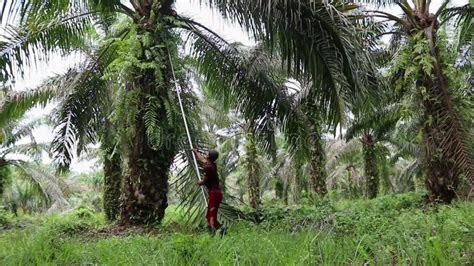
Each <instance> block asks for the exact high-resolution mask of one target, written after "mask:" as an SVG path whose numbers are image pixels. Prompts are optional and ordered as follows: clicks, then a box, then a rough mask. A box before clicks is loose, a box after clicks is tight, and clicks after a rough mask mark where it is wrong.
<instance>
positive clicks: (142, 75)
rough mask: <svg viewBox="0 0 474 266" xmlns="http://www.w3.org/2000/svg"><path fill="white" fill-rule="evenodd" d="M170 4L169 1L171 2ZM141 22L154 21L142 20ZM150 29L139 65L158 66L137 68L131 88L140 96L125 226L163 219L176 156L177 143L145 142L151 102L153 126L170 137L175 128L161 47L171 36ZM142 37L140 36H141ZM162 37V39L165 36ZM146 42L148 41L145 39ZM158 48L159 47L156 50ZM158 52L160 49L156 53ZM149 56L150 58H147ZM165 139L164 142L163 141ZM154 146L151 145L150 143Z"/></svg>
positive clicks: (127, 180) (168, 72)
mask: <svg viewBox="0 0 474 266" xmlns="http://www.w3.org/2000/svg"><path fill="white" fill-rule="evenodd" d="M171 2H172V1H171ZM144 21H145V22H144V23H152V22H153V21H151V20H147V19H144ZM151 28H152V27H151V26H148V24H144V26H143V27H142V29H140V31H141V32H142V33H143V32H145V31H149V33H150V35H151V36H152V38H153V39H152V43H147V42H145V41H143V40H141V47H142V56H141V58H139V60H140V62H143V63H147V64H150V65H154V66H155V67H157V65H155V64H158V63H159V64H161V65H160V66H159V71H160V72H161V73H159V74H157V71H158V70H157V69H156V68H152V67H150V68H147V69H140V68H137V69H136V73H135V77H136V78H135V80H134V81H133V83H134V84H133V86H131V87H132V88H134V89H135V90H138V93H139V104H138V106H139V113H138V115H137V116H136V118H135V122H134V124H133V137H132V138H131V147H129V154H128V173H127V174H126V175H125V177H124V182H123V187H122V196H121V222H122V223H125V224H147V225H149V224H156V223H159V222H161V220H162V219H163V217H164V214H165V209H166V207H167V206H168V199H167V193H168V172H169V169H170V166H171V164H172V162H173V158H174V156H175V155H176V153H177V146H176V145H177V144H176V141H171V142H167V143H165V144H162V145H160V146H154V147H152V146H151V143H152V142H153V141H151V140H149V139H148V137H147V136H148V135H147V128H150V127H153V126H155V125H148V127H147V124H146V122H145V117H146V115H145V114H146V112H147V111H150V109H148V110H147V109H146V106H147V105H149V104H150V101H152V100H151V99H154V101H158V103H156V106H157V107H154V108H155V109H156V108H161V109H158V110H155V109H151V110H154V114H155V116H156V117H155V118H154V119H155V120H156V122H155V123H154V124H156V126H161V128H162V130H163V131H164V132H166V133H168V134H171V137H176V136H173V134H176V133H173V132H174V131H173V130H175V128H176V125H170V124H169V120H168V119H167V117H166V115H167V113H166V110H165V109H164V106H165V102H164V101H165V100H166V101H174V100H176V99H173V98H170V97H174V96H169V95H170V94H169V93H168V92H169V90H173V85H172V84H173V83H172V79H173V76H172V74H171V66H170V63H171V62H169V60H168V57H167V55H168V50H167V48H164V47H163V44H164V43H165V42H164V40H163V38H170V37H166V36H171V34H167V35H166V34H164V33H163V32H155V31H154V30H151ZM140 34H141V33H140ZM164 36H165V37H164ZM148 42H149V40H148ZM157 47H158V48H157ZM157 49H159V50H157ZM150 55H151V56H150ZM163 140H164V139H163ZM153 143H154V142H153Z"/></svg>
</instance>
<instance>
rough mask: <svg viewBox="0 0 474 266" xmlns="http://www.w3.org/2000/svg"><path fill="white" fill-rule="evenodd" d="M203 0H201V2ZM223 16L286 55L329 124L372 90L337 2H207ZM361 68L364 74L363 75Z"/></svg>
mask: <svg viewBox="0 0 474 266" xmlns="http://www.w3.org/2000/svg"><path fill="white" fill-rule="evenodd" d="M201 2H204V1H201ZM207 2H208V3H209V5H210V6H211V7H215V8H217V9H218V10H219V11H220V12H221V13H222V14H223V16H224V17H227V18H229V19H230V20H232V21H234V22H238V23H239V24H240V25H242V26H243V27H245V28H246V29H247V30H248V31H250V32H251V33H253V35H254V37H255V38H256V39H257V40H261V41H263V42H264V44H265V46H267V47H269V48H270V51H271V54H275V53H277V52H278V54H279V55H280V56H281V57H282V58H283V59H284V60H283V61H284V64H285V65H286V66H287V70H288V72H289V73H291V75H292V76H294V77H297V78H299V77H301V79H302V80H303V79H311V80H312V82H313V90H315V91H316V92H317V93H316V95H317V96H318V99H319V101H320V106H321V108H324V110H325V112H324V113H325V114H326V115H327V117H328V118H329V119H328V121H331V122H332V123H333V124H337V123H338V119H339V118H340V117H341V113H343V110H341V109H340V106H339V105H338V101H337V99H338V98H340V97H338V96H337V95H343V96H344V97H345V98H346V101H347V102H353V101H352V100H351V99H353V98H363V97H362V94H363V92H365V91H366V90H368V89H370V88H371V86H370V82H369V80H370V77H368V76H367V75H366V73H370V72H371V71H360V70H362V69H364V70H370V68H371V66H370V64H369V63H368V60H367V58H366V56H365V53H364V52H363V49H362V48H361V46H360V42H359V40H358V37H357V34H356V31H355V29H354V27H353V26H352V25H351V23H350V21H349V20H348V19H347V18H346V17H345V15H344V14H343V13H342V12H341V11H340V9H339V8H338V5H339V4H340V3H337V2H334V3H326V2H314V1H296V0H295V1H287V0H273V1H272V0H266V1H264V0H257V1H254V0H237V1H226V0H212V1H207ZM362 72H364V74H362Z"/></svg>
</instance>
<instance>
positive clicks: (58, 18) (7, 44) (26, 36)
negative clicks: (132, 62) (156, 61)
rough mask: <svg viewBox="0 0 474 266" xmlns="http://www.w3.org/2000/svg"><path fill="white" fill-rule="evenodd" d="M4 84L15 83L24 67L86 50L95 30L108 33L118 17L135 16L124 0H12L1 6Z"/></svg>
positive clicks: (0, 56) (0, 48)
mask: <svg viewBox="0 0 474 266" xmlns="http://www.w3.org/2000/svg"><path fill="white" fill-rule="evenodd" d="M0 8H1V9H0V22H4V21H6V23H5V24H6V26H4V27H2V31H1V35H0V82H1V83H6V84H7V85H8V84H11V83H12V82H14V78H15V77H16V76H22V75H23V71H24V68H25V67H27V66H32V65H36V64H37V62H39V61H41V60H46V61H47V60H49V58H50V57H51V55H53V54H54V53H61V54H63V55H64V54H68V53H70V52H71V51H74V50H76V49H79V48H81V47H84V44H85V43H86V42H87V41H88V39H89V38H90V37H91V36H92V35H91V34H90V33H93V30H92V29H93V28H94V27H95V26H99V27H102V28H104V29H105V30H107V28H108V27H110V25H111V23H113V21H115V18H116V14H118V13H124V14H126V15H129V16H131V17H133V12H131V10H129V9H128V8H127V7H126V6H125V5H123V4H121V3H120V0H106V1H104V0H58V1H36V0H18V1H17V0H12V1H7V2H6V3H5V4H3V5H2V6H1V7H0Z"/></svg>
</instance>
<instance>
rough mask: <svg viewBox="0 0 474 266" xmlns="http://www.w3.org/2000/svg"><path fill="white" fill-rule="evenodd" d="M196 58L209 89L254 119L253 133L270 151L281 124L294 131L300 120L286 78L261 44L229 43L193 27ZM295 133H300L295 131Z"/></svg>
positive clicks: (252, 123) (220, 98)
mask: <svg viewBox="0 0 474 266" xmlns="http://www.w3.org/2000/svg"><path fill="white" fill-rule="evenodd" d="M190 34H191V35H192V36H193V37H194V38H195V41H194V42H193V57H194V58H195V59H196V60H197V63H198V65H197V69H198V70H199V71H200V73H202V75H204V77H205V79H204V80H205V89H206V90H209V91H211V92H212V95H214V97H215V98H216V99H217V100H218V101H220V102H222V103H223V105H224V107H225V108H226V109H227V110H228V109H230V108H232V109H235V110H238V111H240V112H241V113H242V116H243V118H244V119H245V120H247V121H250V123H251V126H252V129H253V133H254V134H255V136H256V137H257V139H258V140H259V142H260V144H261V145H260V146H261V147H262V148H263V149H264V150H266V151H274V150H275V140H274V133H275V129H276V127H277V126H282V128H283V131H285V132H287V133H288V135H291V134H290V133H294V131H295V130H296V129H298V128H301V127H298V125H299V123H300V121H299V120H298V119H297V118H298V114H297V112H296V110H295V109H294V108H292V106H293V99H292V98H291V97H290V94H289V89H288V88H287V86H288V84H287V83H286V78H285V77H284V76H282V75H278V73H281V71H278V69H276V68H275V61H274V60H273V58H272V57H271V56H270V55H269V54H267V53H266V52H265V50H264V49H263V48H261V47H256V48H253V49H252V48H247V47H244V46H242V45H240V44H237V43H234V44H228V43H227V42H226V41H224V40H223V39H222V38H220V37H218V36H215V35H213V34H212V33H210V32H206V31H205V30H202V29H197V28H191V33H190ZM294 136H298V135H296V134H293V137H294Z"/></svg>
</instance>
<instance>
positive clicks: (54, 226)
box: [0, 195, 474, 265]
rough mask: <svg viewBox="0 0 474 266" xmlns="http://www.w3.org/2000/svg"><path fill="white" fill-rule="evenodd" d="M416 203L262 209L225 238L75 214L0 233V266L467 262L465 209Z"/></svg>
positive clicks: (471, 233) (470, 242)
mask: <svg viewBox="0 0 474 266" xmlns="http://www.w3.org/2000/svg"><path fill="white" fill-rule="evenodd" d="M403 197H406V198H403ZM416 197H417V196H416V195H414V196H413V195H408V196H407V195H402V196H399V197H398V198H396V197H388V198H381V199H377V200H373V201H364V200H360V201H355V202H352V203H351V202H338V203H336V204H334V206H332V204H331V203H329V202H325V203H324V204H322V205H321V203H319V204H316V205H315V206H293V207H291V208H280V209H278V208H273V209H269V210H268V209H267V211H266V212H265V213H264V218H265V220H264V221H263V222H262V224H260V225H255V224H251V223H248V222H244V221H241V222H237V223H235V224H233V225H231V226H230V227H229V231H228V234H227V235H225V236H224V237H220V236H215V237H211V236H209V235H208V234H207V233H205V232H198V233H195V232H193V231H190V230H189V231H187V230H181V231H180V232H173V231H172V230H169V228H159V229H158V230H159V231H161V232H163V233H162V234H158V235H151V234H131V235H128V236H122V237H118V236H114V237H107V238H103V237H100V238H96V237H94V233H93V232H94V231H95V230H97V228H100V227H103V226H105V224H104V223H103V219H102V217H101V216H98V215H96V214H94V213H91V212H88V211H84V210H80V211H76V212H74V213H71V214H69V215H67V216H65V217H59V216H54V217H50V218H48V220H47V221H46V222H45V223H44V224H41V225H32V226H29V227H27V228H26V229H15V230H9V231H6V232H4V233H1V234H0V265H22V264H35V265H43V264H59V265H71V264H100V265H144V264H146V265H148V264H152V265H155V264H159V265H314V264H323V265H347V264H356V265H362V264H366V263H368V264H370V265H387V264H390V265H392V264H410V265H469V264H473V263H474V259H473V255H474V254H473V251H474V217H473V213H474V204H473V203H470V202H460V203H457V204H455V205H453V206H440V207H438V208H437V209H434V208H428V209H423V208H420V206H419V200H418V199H417V198H416ZM403 202H405V203H403ZM180 216H181V215H175V217H180ZM275 217H276V218H275ZM298 224H299V225H301V226H297V225H298ZM165 226H166V225H165ZM91 232H92V233H91Z"/></svg>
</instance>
